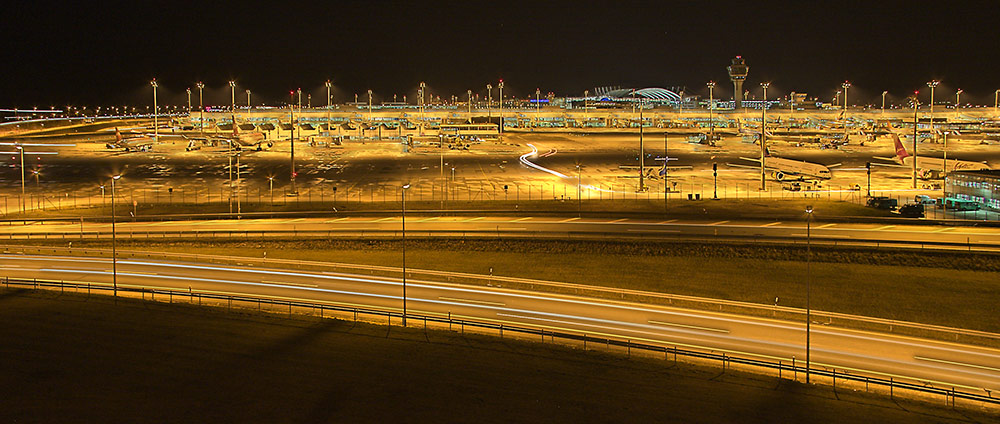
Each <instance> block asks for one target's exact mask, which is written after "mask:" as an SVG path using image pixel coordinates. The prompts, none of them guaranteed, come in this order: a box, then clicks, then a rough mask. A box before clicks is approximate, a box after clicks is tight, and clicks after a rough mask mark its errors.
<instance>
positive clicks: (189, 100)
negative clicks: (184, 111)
mask: <svg viewBox="0 0 1000 424" xmlns="http://www.w3.org/2000/svg"><path fill="white" fill-rule="evenodd" d="M185 91H187V95H188V115H190V114H191V87H188V88H187V89H185ZM189 117H190V116H189Z"/></svg>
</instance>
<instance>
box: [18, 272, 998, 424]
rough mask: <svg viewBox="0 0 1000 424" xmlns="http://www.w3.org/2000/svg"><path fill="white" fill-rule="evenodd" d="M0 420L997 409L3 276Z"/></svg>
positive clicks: (654, 418)
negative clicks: (15, 282)
mask: <svg viewBox="0 0 1000 424" xmlns="http://www.w3.org/2000/svg"><path fill="white" fill-rule="evenodd" d="M0 340H3V343H0V355H2V357H3V359H4V360H3V361H0V420H2V421H4V422H138V421H154V422H307V423H319V422H431V421H434V422H479V423H489V422H505V423H506V422H747V423H749V422H804V421H816V422H894V423H907V422H913V423H917V422H970V421H972V422H990V421H992V422H995V421H993V420H996V419H997V416H996V415H990V413H987V412H984V411H982V410H972V409H965V408H963V407H962V405H961V404H960V405H959V408H958V409H951V408H947V407H945V406H944V402H943V401H941V402H937V403H933V404H932V403H926V402H923V401H915V400H907V399H901V398H900V397H899V396H897V397H896V399H895V400H890V399H888V398H887V397H885V396H883V395H875V394H868V393H865V392H864V388H863V386H862V388H861V391H852V390H849V389H844V388H843V387H841V388H840V389H838V390H837V391H834V390H833V389H832V388H830V387H827V386H805V385H802V384H800V383H795V382H791V381H788V380H778V379H777V378H774V377H767V376H761V375H754V374H747V373H743V372H739V371H734V370H732V369H730V370H728V371H725V372H723V371H722V370H721V369H720V368H717V367H710V366H696V365H693V364H689V363H684V362H681V363H679V364H676V365H675V364H673V363H672V361H664V360H663V359H652V358H646V359H642V358H636V357H634V356H633V358H632V359H626V357H625V356H624V355H622V354H618V353H604V352H600V351H586V352H585V351H582V350H579V349H573V348H569V347H563V346H558V345H552V344H542V343H538V342H524V341H514V340H510V339H500V338H497V337H491V336H477V335H470V334H468V333H467V334H464V335H461V334H458V333H455V332H451V331H447V330H430V331H423V330H419V329H414V328H410V329H405V330H404V329H401V328H399V327H386V326H379V325H371V324H362V323H354V322H350V321H337V320H330V319H326V320H319V319H316V318H308V317H300V318H291V319H289V318H283V317H281V316H277V315H267V314H261V313H257V312H255V311H254V312H250V311H238V312H232V313H228V312H226V311H225V310H224V309H211V308H200V307H196V306H191V305H179V304H173V305H168V304H162V303H153V302H143V301H139V300H132V299H119V300H118V301H117V303H115V302H112V300H111V298H108V297H104V296H96V295H95V296H90V297H88V296H85V295H76V294H72V295H71V294H58V293H55V292H44V291H42V292H32V291H28V290H5V289H0Z"/></svg>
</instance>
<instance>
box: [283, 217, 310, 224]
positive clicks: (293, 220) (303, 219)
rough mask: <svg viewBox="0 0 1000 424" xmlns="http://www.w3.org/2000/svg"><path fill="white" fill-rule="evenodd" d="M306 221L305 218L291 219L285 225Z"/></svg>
mask: <svg viewBox="0 0 1000 424" xmlns="http://www.w3.org/2000/svg"><path fill="white" fill-rule="evenodd" d="M305 220H306V219H305V218H296V219H289V220H288V221H285V223H286V224H291V223H293V222H299V221H305Z"/></svg>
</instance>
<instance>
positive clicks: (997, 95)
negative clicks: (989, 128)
mask: <svg viewBox="0 0 1000 424" xmlns="http://www.w3.org/2000/svg"><path fill="white" fill-rule="evenodd" d="M993 114H1000V90H997V91H995V92H994V93H993Z"/></svg>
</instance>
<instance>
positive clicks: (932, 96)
mask: <svg viewBox="0 0 1000 424" xmlns="http://www.w3.org/2000/svg"><path fill="white" fill-rule="evenodd" d="M940 83H941V81H938V80H931V81H930V82H928V83H927V86H928V87H930V88H931V140H934V141H937V137H935V136H934V89H935V88H937V86H938V84H940ZM913 142H914V143H916V142H917V140H916V139H914V140H913ZM913 163H916V160H915V159H914V161H913ZM914 188H916V187H914Z"/></svg>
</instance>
